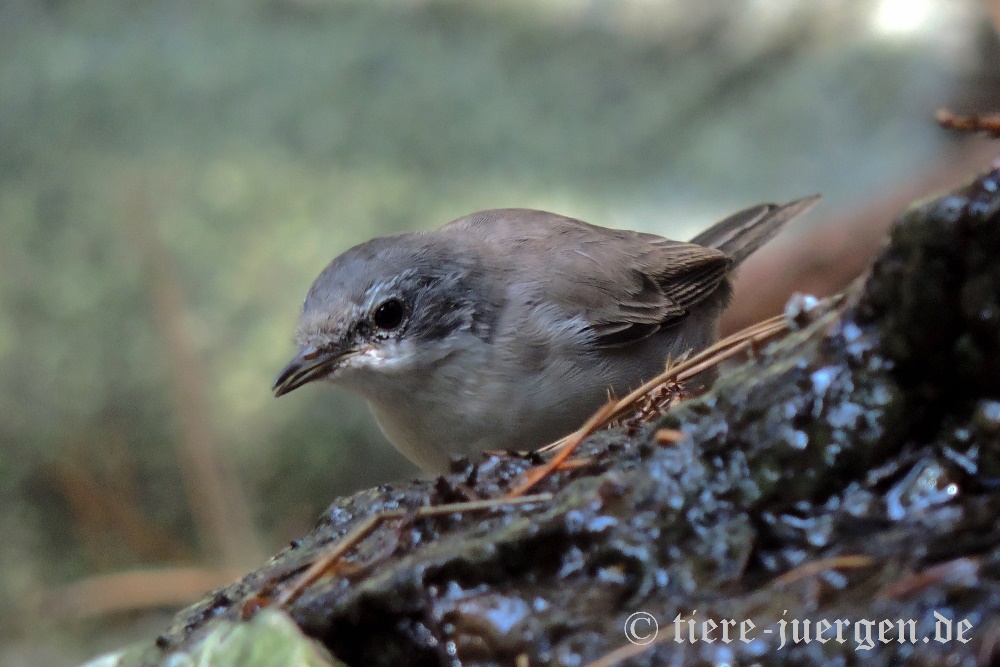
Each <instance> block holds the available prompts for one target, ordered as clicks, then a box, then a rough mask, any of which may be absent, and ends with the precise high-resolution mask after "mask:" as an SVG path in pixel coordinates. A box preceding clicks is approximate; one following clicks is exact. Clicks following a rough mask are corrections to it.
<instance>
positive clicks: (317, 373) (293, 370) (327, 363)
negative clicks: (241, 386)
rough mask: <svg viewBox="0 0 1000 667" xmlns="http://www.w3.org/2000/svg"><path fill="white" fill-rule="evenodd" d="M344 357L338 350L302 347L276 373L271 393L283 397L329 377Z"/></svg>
mask: <svg viewBox="0 0 1000 667" xmlns="http://www.w3.org/2000/svg"><path fill="white" fill-rule="evenodd" d="M345 356H346V354H345V353H344V352H341V351H338V350H330V349H322V350H317V349H316V348H315V347H311V346H309V347H304V348H302V349H301V350H300V351H299V353H298V354H297V355H295V358H294V359H292V360H291V361H290V362H288V365H287V366H285V367H284V368H283V369H282V371H281V372H280V373H278V377H277V378H275V380H274V386H273V387H271V391H273V392H274V395H275V396H284V395H285V394H287V393H288V392H290V391H294V390H295V389H298V388H299V387H301V386H302V385H305V384H309V383H310V382H313V381H314V380H319V379H320V378H323V377H325V376H327V375H329V373H330V371H331V370H333V368H334V367H335V366H336V365H337V363H338V362H339V361H340V360H341V359H343V358H344V357H345Z"/></svg>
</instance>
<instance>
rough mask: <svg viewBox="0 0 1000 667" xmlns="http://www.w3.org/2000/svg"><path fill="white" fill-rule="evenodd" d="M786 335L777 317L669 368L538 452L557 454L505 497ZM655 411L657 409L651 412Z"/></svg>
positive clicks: (513, 495)
mask: <svg viewBox="0 0 1000 667" xmlns="http://www.w3.org/2000/svg"><path fill="white" fill-rule="evenodd" d="M787 331H788V321H787V318H786V317H785V316H784V315H783V314H782V315H776V316H774V317H772V318H769V319H766V320H764V321H763V322H758V323H757V324H754V325H753V326H750V327H747V328H746V329H743V330H742V331H740V332H738V333H735V334H733V335H731V336H728V337H726V338H724V339H722V340H720V341H719V342H717V343H716V344H714V345H712V346H711V347H709V348H707V349H705V350H703V351H701V352H699V353H698V354H696V355H694V356H692V357H691V358H689V359H686V360H684V361H682V362H680V363H677V364H672V365H670V366H669V367H668V368H667V370H665V371H664V372H663V373H661V374H660V375H658V376H656V377H654V378H653V379H652V380H650V381H648V382H646V383H645V384H643V385H642V386H640V387H639V388H638V389H635V390H634V391H632V392H630V393H629V394H628V395H627V396H625V397H624V398H622V399H621V400H618V401H615V400H612V401H610V402H608V403H606V404H605V405H604V406H603V407H602V408H601V409H600V410H598V411H597V412H596V413H594V415H593V416H592V417H591V418H590V419H588V420H587V422H586V423H585V424H584V425H583V426H581V427H580V428H579V429H577V430H576V431H574V432H573V433H571V434H569V435H568V436H566V437H565V438H562V439H561V440H558V441H556V442H554V443H552V444H551V445H547V446H545V447H543V448H542V449H540V450H539V451H540V452H548V451H553V450H555V451H556V452H557V453H556V455H555V456H553V457H552V459H550V460H549V461H547V462H546V463H543V464H542V465H540V466H537V467H535V468H532V469H531V470H529V471H527V472H526V473H525V475H524V478H523V479H522V481H521V483H520V484H518V485H517V486H516V487H514V489H513V490H512V491H511V492H510V493H509V494H508V495H507V497H508V498H516V497H518V496H520V495H522V494H524V493H525V492H527V491H528V490H529V489H531V488H532V487H533V486H535V485H536V484H537V483H538V482H540V481H541V480H543V479H545V477H547V476H548V475H549V473H551V472H552V471H553V470H555V469H556V468H559V467H560V466H561V465H563V462H564V461H566V459H567V458H568V457H569V456H570V455H571V454H572V453H573V451H574V450H575V449H576V448H577V447H578V446H579V445H580V443H581V442H583V441H584V440H585V439H586V438H587V437H589V436H590V435H592V434H593V433H594V432H596V431H597V430H599V429H601V428H604V427H606V426H611V425H613V424H615V423H616V421H618V420H621V419H623V418H624V417H626V416H627V415H629V414H634V413H636V412H637V413H638V414H640V415H645V417H644V419H645V420H646V421H648V420H650V419H652V418H654V417H655V416H656V415H657V414H660V412H661V411H662V410H663V409H666V408H669V407H671V406H672V405H673V404H674V403H675V402H676V401H677V400H678V399H679V398H680V397H681V395H682V389H681V385H682V383H683V382H684V381H685V380H689V379H691V378H693V377H695V376H696V375H698V374H699V373H703V372H704V371H706V370H709V369H710V368H713V367H714V366H716V365H718V364H720V363H722V362H723V361H725V360H727V359H730V358H732V357H734V356H736V355H738V354H742V353H744V352H754V351H755V350H756V349H757V348H758V347H759V346H760V345H762V344H763V343H765V342H767V341H768V340H771V339H772V338H774V337H776V336H778V335H780V334H783V333H785V332H787ZM654 407H657V408H658V409H655V410H654V409H653V408H654Z"/></svg>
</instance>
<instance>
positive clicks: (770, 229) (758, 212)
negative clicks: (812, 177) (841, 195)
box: [691, 195, 820, 266]
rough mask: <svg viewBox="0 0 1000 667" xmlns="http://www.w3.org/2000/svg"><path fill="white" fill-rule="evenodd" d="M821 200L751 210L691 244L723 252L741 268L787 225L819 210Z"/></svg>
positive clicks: (694, 239)
mask: <svg viewBox="0 0 1000 667" xmlns="http://www.w3.org/2000/svg"><path fill="white" fill-rule="evenodd" d="M819 198H820V195H812V196H811V197H803V198H802V199H797V200H795V201H793V202H791V203H788V204H782V205H779V204H760V205H758V206H751V207H750V208H747V209H744V210H742V211H740V212H738V213H734V214H733V215H731V216H729V217H728V218H726V219H725V220H722V221H721V222H718V223H716V224H715V225H712V226H711V227H709V228H708V229H706V230H705V231H703V232H702V233H701V234H698V235H697V236H695V237H694V238H693V239H691V243H696V244H698V245H701V246H706V247H709V248H715V249H717V250H721V251H722V252H724V253H726V255H727V256H728V257H729V258H730V259H731V260H733V265H735V266H738V265H739V264H740V263H742V262H743V260H745V259H746V258H747V257H749V256H750V255H752V254H753V253H754V252H756V250H757V249H758V248H760V247H761V246H762V245H764V244H765V243H767V242H768V241H770V240H771V239H772V238H774V236H775V235H776V234H777V233H778V232H779V231H781V228H782V227H784V226H785V224H786V223H788V222H789V221H790V220H792V219H793V218H797V217H798V216H800V215H802V214H803V213H805V212H806V211H808V210H809V209H811V208H812V207H813V206H815V205H816V202H818V201H819Z"/></svg>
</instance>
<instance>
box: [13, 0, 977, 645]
mask: <svg viewBox="0 0 1000 667" xmlns="http://www.w3.org/2000/svg"><path fill="white" fill-rule="evenodd" d="M752 4H753V3H732V4H729V3H719V5H718V6H714V7H713V6H712V3H707V5H703V4H702V3H698V2H695V1H694V0H692V1H691V2H690V3H682V2H672V3H664V5H663V7H662V8H661V9H659V10H657V13H658V14H659V13H666V12H673V13H674V14H672V15H671V16H673V23H670V22H669V21H668V22H665V23H663V25H664V26H672V27H663V28H662V29H660V28H657V29H651V30H646V31H630V30H628V29H626V28H623V27H622V26H621V25H618V24H617V23H616V22H615V21H614V20H613V19H614V18H615V10H614V9H613V5H609V4H608V3H601V2H592V3H588V2H583V1H582V0H581V1H580V2H575V3H574V2H562V3H560V2H555V1H554V0H553V1H551V2H541V3H538V4H537V5H533V4H531V3H520V2H518V3H510V4H508V5H502V4H499V3H491V2H486V1H484V0H481V1H476V2H459V1H457V0H455V1H451V2H448V1H441V2H416V1H414V2H388V1H381V2H376V1H365V2H363V1H360V0H359V1H349V0H329V1H324V0H222V1H218V2H197V1H194V0H173V1H170V0H157V1H150V2H139V3H136V2H127V1H126V0H48V1H47V2H33V1H31V0H7V1H6V2H4V3H3V4H0V266H2V271H0V415H2V418H0V447H2V456H0V498H2V500H3V503H4V508H5V511H4V512H3V514H2V515H0V531H2V534H3V535H4V536H5V537H6V539H4V540H2V541H0V594H3V595H4V596H5V597H7V599H18V600H24V601H29V602H30V600H32V599H34V598H33V597H32V596H33V595H35V594H36V593H37V592H38V591H40V590H44V589H48V588H50V587H52V586H55V585H58V584H62V583H66V582H68V581H72V580H74V579H76V578H80V577H83V576H86V575H88V574H92V573H94V572H102V571H115V570H118V569H123V568H127V567H130V566H137V565H144V564H150V563H157V562H167V561H169V562H178V561H182V562H183V561H198V560H199V558H200V557H201V556H202V555H203V554H201V553H200V552H199V547H198V543H197V535H196V530H195V528H194V526H193V524H192V518H191V508H190V506H189V504H188V501H187V498H186V496H185V492H184V481H183V479H182V475H181V473H180V472H179V468H178V462H177V451H176V448H175V446H174V444H173V443H174V442H175V441H176V439H177V438H178V437H179V432H178V425H177V415H176V405H175V404H176V397H175V396H172V390H171V382H173V380H172V372H173V371H174V370H176V369H174V368H172V367H171V363H172V359H171V357H170V355H169V354H168V353H167V351H166V349H165V342H164V339H163V335H162V332H160V331H158V325H157V320H156V317H155V316H154V309H155V308H156V302H155V298H154V297H153V295H152V293H153V291H154V289H155V285H153V284H152V283H151V278H150V270H149V265H148V257H147V255H146V254H144V252H143V248H144V243H145V242H146V241H144V239H146V240H147V241H148V239H150V238H152V239H156V240H158V241H159V242H160V243H162V245H163V248H164V249H165V250H164V252H165V254H166V257H167V258H168V260H169V263H170V264H171V266H172V267H173V272H172V274H171V275H173V276H174V279H175V280H176V283H177V285H176V286H177V288H178V289H179V293H180V294H181V296H182V305H183V309H182V312H181V313H180V314H179V315H180V317H181V319H182V325H183V329H184V331H186V332H187V336H188V338H189V340H190V341H191V344H192V345H193V350H194V352H195V354H196V356H197V359H198V360H199V361H200V363H201V364H202V365H203V369H202V371H203V372H202V375H203V378H202V379H203V381H204V387H203V392H204V395H205V403H206V405H205V406H204V408H205V411H206V413H207V414H208V415H209V416H210V421H211V426H212V428H213V429H214V432H215V433H216V434H217V437H218V439H219V441H220V445H221V448H222V451H223V452H224V454H225V456H227V457H230V458H231V460H233V461H235V464H236V467H237V470H238V471H239V472H240V476H241V478H242V480H243V484H244V486H245V487H246V490H247V495H248V497H249V498H250V503H251V508H250V509H251V511H252V514H253V516H254V517H255V520H256V522H257V525H258V527H259V528H260V530H261V533H262V535H263V536H264V540H265V545H264V547H265V549H266V550H270V549H271V548H273V547H276V546H277V545H279V544H280V541H281V540H284V539H289V538H290V537H293V536H294V535H296V534H297V533H298V532H299V531H301V530H302V529H303V528H304V527H306V526H307V525H308V524H309V523H310V522H311V521H312V520H313V519H314V517H315V516H317V515H318V513H319V512H320V511H321V509H322V508H323V507H324V506H325V505H326V504H327V503H328V502H329V501H330V500H331V499H332V498H333V497H334V496H336V495H338V494H342V493H345V492H348V491H350V490H353V489H356V488H360V487H363V486H367V485H372V484H376V483H379V482H384V481H388V480H391V479H395V478H399V477H400V476H404V475H411V474H414V470H413V469H412V468H410V467H409V466H408V464H406V463H405V461H403V460H402V459H401V457H399V456H398V455H396V454H395V453H394V452H393V451H392V450H391V449H390V448H389V447H388V446H387V445H386V444H385V443H384V442H383V440H382V439H381V436H380V435H379V434H378V433H377V431H376V430H375V429H374V427H373V425H372V422H371V419H370V417H369V416H368V414H367V411H366V410H365V408H364V406H363V404H361V403H360V402H359V401H358V400H356V399H354V398H353V397H351V396H348V395H345V394H344V393H342V392H338V391H334V390H332V389H329V388H324V387H313V388H309V389H306V390H304V391H302V392H301V393H300V392H296V393H295V394H294V395H292V396H291V397H289V398H285V399H282V400H281V401H275V400H274V399H273V398H272V397H271V395H270V392H269V385H270V380H271V379H272V377H273V374H274V373H275V372H276V371H277V370H278V369H279V368H280V367H281V366H282V364H283V363H284V362H285V361H286V359H287V358H288V356H289V355H290V354H291V353H292V347H291V344H290V337H291V332H292V328H293V326H294V322H295V317H296V313H297V309H298V306H299V304H300V303H301V299H302V297H303V296H304V294H305V291H306V289H307V288H308V285H309V283H310V282H311V280H312V279H313V277H314V276H315V275H316V274H317V273H318V272H319V271H320V270H321V269H322V267H323V266H324V265H325V264H326V263H327V262H328V261H329V260H330V259H331V258H332V257H333V256H334V255H336V254H337V253H339V252H341V251H343V250H344V249H346V248H347V247H349V246H351V245H353V244H355V243H358V242H361V241H363V240H365V239H366V238H369V237H371V236H374V235H379V234H385V233H389V232H393V231H397V230H402V229H415V228H429V227H432V226H436V225H438V224H441V223H443V222H445V221H447V220H449V219H452V218H454V217H457V216H459V215H462V214H465V213H468V212H470V211H472V210H476V209H481V208H489V207H495V206H529V207H537V208H546V209H552V210H558V211H559V212H562V213H566V214H570V215H576V216H579V217H582V218H584V219H588V220H592V221H594V222H597V223H604V224H611V225H627V226H634V227H644V228H647V229H650V230H655V231H659V232H662V233H665V234H668V235H675V236H678V237H684V236H686V235H688V234H690V233H691V232H692V231H693V230H694V228H696V227H697V226H699V225H700V224H702V223H705V222H708V221H709V220H710V219H711V218H713V217H716V216H721V215H723V214H725V213H727V212H729V210H730V209H732V208H734V207H737V206H741V205H746V204H751V203H755V202H757V201H760V200H772V199H785V198H790V197H794V196H800V195H804V194H807V193H811V192H814V191H817V190H821V191H823V192H824V193H826V194H827V195H828V201H833V202H847V201H854V200H858V199H860V198H862V197H864V196H866V195H868V194H870V193H874V192H877V191H878V190H879V188H881V187H885V185H886V184H887V183H891V182H892V181H893V180H894V179H896V178H899V177H901V176H903V175H905V174H907V173H910V172H911V171H912V169H913V167H912V165H913V164H918V163H920V162H921V161H926V160H929V159H931V158H932V157H933V156H934V155H935V154H936V153H937V151H938V150H939V149H940V141H941V140H940V138H939V136H938V135H937V134H936V133H935V132H934V130H933V128H932V127H931V126H930V123H929V118H930V112H931V110H932V109H934V108H935V107H936V106H939V105H941V104H942V103H944V102H945V101H946V100H947V99H948V97H949V96H950V95H951V90H952V89H953V88H954V87H956V86H958V85H959V84H960V83H961V81H960V78H959V77H957V74H959V73H960V70H959V69H956V68H957V67H958V65H956V64H955V62H954V61H952V60H949V59H948V58H947V57H945V56H943V55H942V49H941V48H939V47H938V46H936V45H934V44H929V43H926V42H923V43H921V42H917V43H909V44H907V43H895V44H892V45H890V46H888V47H887V46H886V45H885V44H883V43H881V42H879V41H878V40H873V39H870V38H869V37H870V36H866V33H863V31H860V30H859V31H858V32H856V33H849V32H845V30H846V29H847V28H850V27H851V26H852V25H855V24H856V25H858V26H860V25H863V24H864V21H865V20H866V14H865V12H866V11H867V10H866V9H865V5H866V3H863V2H854V3H845V6H847V7H849V8H851V9H850V11H844V12H843V14H842V15H838V18H837V21H839V23H838V22H833V24H832V25H828V24H824V22H823V21H824V20H825V18H824V15H823V14H822V13H821V12H822V11H823V10H822V8H820V7H818V5H819V3H810V2H808V0H805V1H804V2H800V3H794V2H788V3H784V5H783V6H787V7H790V8H791V9H790V10H789V12H787V13H786V14H785V15H783V16H782V17H781V18H780V20H778V19H775V20H774V21H773V25H769V27H768V30H769V32H768V33H767V35H765V36H764V37H762V38H760V39H751V38H750V37H752V36H756V35H758V33H759V32H760V31H762V30H764V28H763V27H760V26H758V27H751V28H746V27H745V26H744V24H743V23H741V22H742V21H744V18H745V17H744V16H742V14H741V13H740V12H742V11H746V12H749V11H750V10H751V9H752V7H751V5H752ZM567 7H569V8H570V9H571V10H572V11H569V10H567ZM734 8H738V9H739V11H734ZM650 11H653V10H650ZM852 22H853V23H852ZM655 25H657V26H659V25H661V24H660V23H656V24H655ZM762 25H763V24H762ZM741 26H744V27H741ZM838 30H839V31H840V32H838ZM847 34H850V36H849V37H847V36H845V35H847ZM81 476H82V477H81ZM81 480H83V481H81ZM88 480H89V482H91V483H96V484H97V486H98V487H100V488H104V489H108V490H109V492H110V493H111V494H112V495H113V497H114V498H118V499H124V500H123V501H124V502H126V503H128V504H130V505H132V506H134V508H135V509H136V511H137V512H139V513H140V514H141V515H142V516H144V517H147V518H148V520H149V522H150V524H151V528H150V530H152V531H153V532H154V533H156V534H157V535H160V536H161V537H163V539H166V540H172V541H173V542H174V543H175V544H176V547H177V549H176V550H175V551H172V552H166V551H163V550H159V551H157V550H156V549H142V548H137V546H136V544H135V543H134V541H133V542H128V541H127V540H122V539H120V532H119V528H120V526H116V525H109V524H107V523H106V522H105V523H104V524H102V522H101V519H100V516H98V517H97V519H96V520H95V518H94V517H93V516H88V515H87V513H86V509H87V507H88V502H87V501H86V498H87V492H86V491H84V492H83V495H82V498H83V500H81V495H80V493H81V492H80V489H81V488H84V489H86V488H89V487H86V483H87V482H88ZM81 484H83V485H84V486H83V487H81V486H80V485H81ZM73 489H76V492H75V493H76V495H74V492H73ZM5 609H6V610H5V611H3V612H0V632H4V633H5V634H7V633H10V634H11V636H14V635H15V634H16V635H17V636H20V637H30V636H32V634H33V633H35V634H37V633H39V632H43V631H44V632H51V631H53V630H52V628H53V627H54V628H55V629H56V630H58V629H59V628H61V627H62V626H58V625H57V626H48V627H49V630H47V631H45V630H39V629H38V628H37V627H36V625H37V623H38V621H39V618H40V617H39V616H36V615H34V614H24V613H22V611H23V610H22V608H21V607H20V606H17V607H11V606H5ZM43 612H44V610H43ZM42 617H44V613H43V616H42ZM43 627H45V626H43ZM94 629H95V628H94V627H91V626H87V630H88V632H89V631H90V630H94ZM70 654H71V655H72V651H70ZM3 655H4V654H0V659H2V658H3ZM10 655H13V653H11V654H10ZM53 660H54V661H58V659H57V658H53Z"/></svg>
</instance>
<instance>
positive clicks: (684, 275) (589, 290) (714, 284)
mask: <svg viewBox="0 0 1000 667" xmlns="http://www.w3.org/2000/svg"><path fill="white" fill-rule="evenodd" d="M446 229H449V230H451V231H459V230H461V231H463V232H466V233H469V234H472V235H474V236H475V237H477V239H478V241H479V242H480V243H482V242H485V245H486V246H487V247H489V248H491V249H492V251H493V252H497V253H503V255H504V256H505V257H507V258H509V259H510V261H506V262H504V265H505V266H510V267H512V268H511V269H510V270H511V272H512V273H511V275H510V276H509V282H510V284H511V292H512V293H513V294H515V295H516V297H517V298H518V299H519V300H522V301H524V302H526V304H525V305H526V306H527V307H528V310H529V311H530V310H532V309H533V308H536V307H546V308H558V310H559V311H560V313H559V315H558V316H559V317H563V318H565V319H566V320H570V319H572V318H574V317H580V318H582V320H583V321H584V322H585V326H586V328H587V329H588V330H589V332H590V333H591V340H592V341H593V344H594V345H595V346H599V347H618V346H623V345H628V344H630V343H634V342H636V341H639V340H642V339H644V338H647V337H648V336H650V335H652V334H654V333H655V332H657V331H658V330H660V329H661V328H663V327H668V326H671V325H673V324H676V323H678V322H679V321H680V320H681V319H682V318H683V317H684V316H685V315H687V313H688V311H689V309H690V308H691V307H692V306H694V305H695V304H697V303H699V302H700V301H702V300H703V299H705V298H706V297H708V296H709V295H711V294H712V293H713V292H715V290H716V289H718V287H719V285H720V283H721V282H722V281H723V280H724V279H725V277H726V273H727V272H728V271H729V269H730V267H731V266H732V262H731V261H730V260H729V258H727V257H726V255H725V254H724V253H723V252H721V251H719V250H716V249H713V248H705V247H703V246H699V245H695V244H691V243H681V242H678V241H669V240H667V239H664V238H662V237H659V236H655V235H653V234H643V233H640V232H633V231H624V230H613V229H607V228H604V227H597V226H595V225H590V224H588V223H585V222H582V221H580V220H574V219H572V218H566V217H563V216H560V215H556V214H554V213H546V212H543V211H533V210H526V209H500V210H495V211H484V212H482V213H477V214H473V215H470V216H467V217H465V218H461V219H459V220H456V221H454V222H451V223H449V224H448V225H446Z"/></svg>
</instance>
